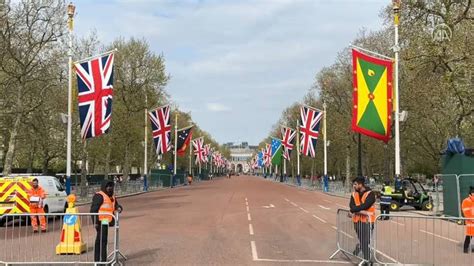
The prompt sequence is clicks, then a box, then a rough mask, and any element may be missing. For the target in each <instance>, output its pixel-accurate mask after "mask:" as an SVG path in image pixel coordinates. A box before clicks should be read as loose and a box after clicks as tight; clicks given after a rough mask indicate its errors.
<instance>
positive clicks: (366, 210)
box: [349, 177, 375, 261]
mask: <svg viewBox="0 0 474 266" xmlns="http://www.w3.org/2000/svg"><path fill="white" fill-rule="evenodd" d="M352 186H353V188H354V192H352V196H351V201H350V203H349V207H350V212H351V213H352V222H353V223H354V229H355V231H356V233H357V238H358V239H359V243H358V244H357V246H356V248H355V250H354V255H355V256H358V254H359V252H360V251H361V250H362V253H363V258H364V259H365V260H367V261H370V249H369V244H370V234H371V230H372V229H373V226H374V222H375V194H374V192H372V190H370V188H369V187H367V186H366V185H365V179H364V177H357V178H355V179H354V181H353V182H352Z"/></svg>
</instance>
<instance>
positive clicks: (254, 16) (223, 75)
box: [75, 0, 390, 144]
mask: <svg viewBox="0 0 474 266" xmlns="http://www.w3.org/2000/svg"><path fill="white" fill-rule="evenodd" d="M389 3H390V1H388V0H387V1H381V0H265V1H263V0H262V1H257V0H254V1H245V0H239V1H237V0H236V1H230V0H227V1H225V0H221V1H212V0H181V1H179V0H162V1H151V0H148V1H145V0H137V1H132V0H116V1H92V0H81V1H77V0H76V1H75V4H76V6H77V7H76V11H77V17H76V20H75V33H76V35H78V37H81V36H82V37H83V36H86V35H88V34H89V33H90V32H91V31H92V30H95V31H96V32H97V35H98V37H99V39H100V40H101V41H102V42H103V43H109V42H111V41H112V40H114V39H115V38H117V37H131V36H134V37H138V38H145V39H146V40H147V41H148V42H149V44H150V47H151V49H152V50H153V51H154V52H155V53H157V54H163V55H164V57H165V60H166V71H167V72H168V73H169V74H170V75H171V80H170V82H169V84H168V86H167V88H166V90H167V92H168V93H169V94H170V95H171V98H172V101H173V102H174V103H176V104H178V106H179V107H180V109H182V110H184V111H190V112H191V114H192V116H193V119H194V120H195V121H196V122H197V123H198V124H199V126H200V127H201V128H203V129H204V130H206V131H208V132H209V133H210V134H211V135H212V136H213V137H214V138H215V139H216V140H217V141H218V142H220V143H224V142H240V141H248V142H249V143H251V144H258V143H259V142H260V141H261V140H262V139H263V138H265V137H266V136H267V135H268V133H269V131H270V129H271V127H272V125H273V124H274V123H276V122H277V120H278V119H279V117H280V114H281V112H282V111H283V110H284V109H285V108H286V107H287V106H289V105H290V104H292V103H293V102H295V101H299V100H301V99H302V97H303V95H304V94H305V93H306V92H307V91H308V89H309V88H310V87H311V85H312V83H313V81H314V76H315V74H316V73H317V72H318V71H319V70H320V69H321V68H322V67H324V66H329V65H330V64H332V63H333V62H334V59H335V57H336V55H337V53H338V52H339V51H341V50H342V49H343V48H344V47H346V46H348V45H349V43H350V42H351V40H353V39H354V37H355V36H356V35H357V33H358V32H359V31H360V30H361V29H362V28H366V29H369V30H377V29H379V28H380V27H381V24H382V20H381V19H380V18H379V17H378V15H379V13H380V11H381V9H382V8H383V7H384V6H385V5H387V4H389Z"/></svg>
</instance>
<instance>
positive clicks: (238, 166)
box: [224, 142, 258, 173]
mask: <svg viewBox="0 0 474 266" xmlns="http://www.w3.org/2000/svg"><path fill="white" fill-rule="evenodd" d="M224 146H225V147H227V148H228V149H229V150H230V163H231V167H232V169H233V170H234V171H235V172H236V173H248V172H249V171H250V161H251V160H252V155H253V154H255V151H256V150H257V148H258V146H252V145H249V143H248V142H242V143H238V144H237V143H233V142H228V143H226V144H224Z"/></svg>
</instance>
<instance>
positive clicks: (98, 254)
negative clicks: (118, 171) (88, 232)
mask: <svg viewBox="0 0 474 266" xmlns="http://www.w3.org/2000/svg"><path fill="white" fill-rule="evenodd" d="M116 211H118V212H119V213H121V212H122V206H120V204H118V202H117V199H116V198H115V196H114V182H113V181H110V180H104V181H103V182H102V186H101V189H100V191H99V192H97V193H96V194H95V195H94V197H93V198H92V205H91V209H90V212H91V213H98V214H99V215H95V216H92V220H93V221H94V224H95V229H96V231H97V235H96V238H95V246H94V261H95V262H106V261H107V240H108V231H109V226H114V225H115V212H116Z"/></svg>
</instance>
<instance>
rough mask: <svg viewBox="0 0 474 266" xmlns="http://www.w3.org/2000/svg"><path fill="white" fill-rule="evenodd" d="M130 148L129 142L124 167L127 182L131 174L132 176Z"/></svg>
mask: <svg viewBox="0 0 474 266" xmlns="http://www.w3.org/2000/svg"><path fill="white" fill-rule="evenodd" d="M129 146H130V144H129V143H128V142H127V144H126V145H125V161H124V165H123V173H122V174H123V181H125V182H127V181H128V179H129V176H128V175H129V174H130V159H129V157H130V156H129Z"/></svg>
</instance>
